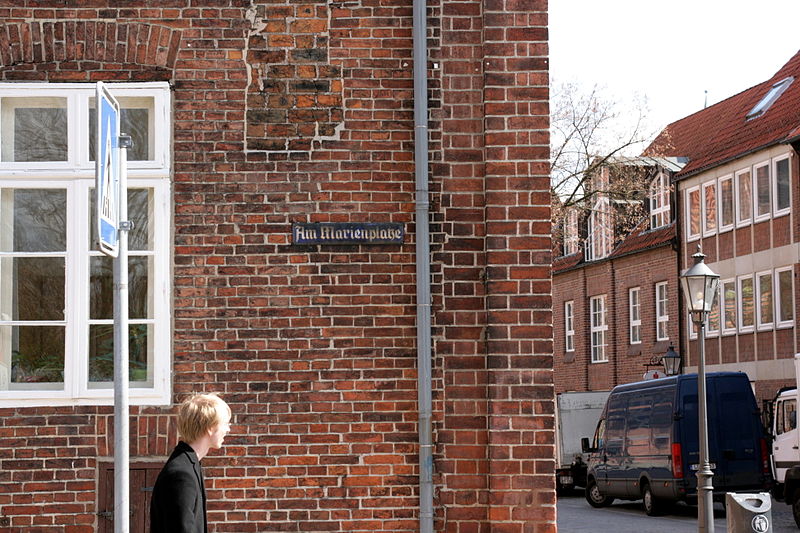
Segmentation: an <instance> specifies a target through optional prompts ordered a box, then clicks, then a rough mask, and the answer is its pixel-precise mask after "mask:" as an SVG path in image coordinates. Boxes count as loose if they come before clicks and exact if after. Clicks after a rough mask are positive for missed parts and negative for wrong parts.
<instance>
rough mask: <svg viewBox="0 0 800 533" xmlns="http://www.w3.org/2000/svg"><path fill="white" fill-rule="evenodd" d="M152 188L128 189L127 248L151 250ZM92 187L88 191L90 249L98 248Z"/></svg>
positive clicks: (153, 194) (152, 244)
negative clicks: (130, 223) (130, 226)
mask: <svg viewBox="0 0 800 533" xmlns="http://www.w3.org/2000/svg"><path fill="white" fill-rule="evenodd" d="M154 197H155V191H154V190H153V189H128V219H129V220H130V221H132V222H133V230H131V231H129V232H128V250H132V251H139V250H153V249H154V243H153V231H152V227H151V224H150V221H151V220H153V203H154V202H153V199H154ZM94 205H95V194H94V187H92V188H91V189H90V191H89V213H88V216H89V225H90V227H91V232H90V233H89V238H90V245H89V246H90V249H91V250H99V245H98V243H97V217H96V215H95V207H94Z"/></svg>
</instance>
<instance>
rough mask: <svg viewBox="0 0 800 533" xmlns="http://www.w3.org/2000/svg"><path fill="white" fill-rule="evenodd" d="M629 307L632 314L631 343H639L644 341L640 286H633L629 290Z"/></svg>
mask: <svg viewBox="0 0 800 533" xmlns="http://www.w3.org/2000/svg"><path fill="white" fill-rule="evenodd" d="M628 309H629V314H630V321H631V323H630V343H631V344H639V343H641V342H642V315H641V308H640V306H639V287H633V288H632V289H630V290H629V291H628Z"/></svg>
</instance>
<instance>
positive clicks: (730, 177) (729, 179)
mask: <svg viewBox="0 0 800 533" xmlns="http://www.w3.org/2000/svg"><path fill="white" fill-rule="evenodd" d="M726 182H727V183H730V191H731V198H730V204H731V205H730V209H731V220H730V222H729V223H728V224H723V220H722V219H723V213H724V212H725V209H724V205H723V200H724V198H723V195H722V190H723V188H724V184H725V183H726ZM735 225H736V190H735V187H734V185H733V175H731V174H728V175H727V176H723V177H721V178H720V179H719V180H718V182H717V230H718V231H719V232H720V233H723V232H725V231H730V230H732V229H733V227H734V226H735Z"/></svg>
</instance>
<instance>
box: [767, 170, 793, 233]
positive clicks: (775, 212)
mask: <svg viewBox="0 0 800 533" xmlns="http://www.w3.org/2000/svg"><path fill="white" fill-rule="evenodd" d="M782 161H786V166H787V169H788V172H789V198H787V201H788V205H787V206H786V207H784V208H779V207H778V203H779V202H778V163H780V162H782ZM771 171H772V176H771V180H772V191H773V192H772V197H771V199H772V216H773V217H779V216H783V215H788V214H789V212H790V211H791V210H792V164H791V161H790V160H789V154H786V155H783V156H780V157H776V158H774V159H773V160H772V169H771Z"/></svg>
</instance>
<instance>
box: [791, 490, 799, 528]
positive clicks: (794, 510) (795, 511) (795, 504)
mask: <svg viewBox="0 0 800 533" xmlns="http://www.w3.org/2000/svg"><path fill="white" fill-rule="evenodd" d="M792 514H793V515H794V522H795V524H797V527H800V489H795V491H794V497H793V498H792Z"/></svg>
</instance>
